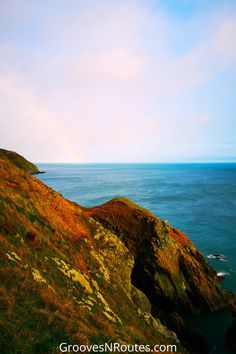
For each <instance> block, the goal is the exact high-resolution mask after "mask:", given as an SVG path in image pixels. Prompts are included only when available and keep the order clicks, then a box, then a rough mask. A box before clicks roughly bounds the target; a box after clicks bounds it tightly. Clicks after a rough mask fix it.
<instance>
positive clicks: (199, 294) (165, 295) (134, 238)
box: [86, 198, 229, 314]
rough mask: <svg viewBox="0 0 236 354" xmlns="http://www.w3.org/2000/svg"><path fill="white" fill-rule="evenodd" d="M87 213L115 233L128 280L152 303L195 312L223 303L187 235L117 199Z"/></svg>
mask: <svg viewBox="0 0 236 354" xmlns="http://www.w3.org/2000/svg"><path fill="white" fill-rule="evenodd" d="M86 212H87V214H88V215H90V216H92V217H93V218H95V219H96V220H97V221H99V222H100V223H101V224H102V225H103V226H104V227H105V228H107V229H108V230H110V231H111V232H113V233H115V234H116V235H117V236H118V237H119V238H120V240H121V241H122V242H123V243H124V244H125V245H126V247H127V248H128V249H129V251H130V252H131V253H132V255H133V257H134V261H135V263H134V268H133V271H132V279H133V283H134V284H135V285H136V286H137V287H138V288H139V289H141V290H142V291H143V292H144V293H145V294H146V295H147V296H148V298H149V300H150V302H151V303H152V304H153V306H154V307H156V308H157V310H158V306H159V307H161V309H162V310H163V309H164V310H165V311H168V312H171V311H178V312H181V313H195V314H197V313H201V312H204V311H215V310H217V309H220V308H223V307H225V306H227V304H228V301H229V295H228V294H227V292H226V291H224V290H223V289H222V288H221V286H220V285H219V282H218V279H217V274H216V272H215V271H214V270H213V269H212V268H210V267H209V265H208V264H207V262H206V261H205V259H204V257H203V256H202V255H201V254H200V253H199V252H198V251H197V250H196V248H195V247H194V245H193V244H192V243H191V242H190V240H189V239H188V238H187V236H186V235H185V234H184V233H183V232H181V231H179V230H178V229H176V228H173V227H171V226H170V225H169V224H168V222H167V221H162V220H160V219H159V218H157V217H156V216H154V215H153V214H151V213H150V212H148V211H147V210H144V209H142V208H140V207H139V206H138V205H135V204H134V203H132V202H130V201H129V200H126V199H125V198H117V199H114V200H111V201H110V202H108V203H106V204H104V205H101V206H98V207H95V208H91V209H88V210H87V211H86Z"/></svg>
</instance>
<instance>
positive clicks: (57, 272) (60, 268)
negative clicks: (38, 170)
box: [0, 152, 230, 354]
mask: <svg viewBox="0 0 236 354" xmlns="http://www.w3.org/2000/svg"><path fill="white" fill-rule="evenodd" d="M13 160H14V159H13ZM17 166H18V165H17V163H15V161H12V159H11V158H9V156H7V154H5V153H2V152H1V153H0V171H1V179H0V180H1V185H0V194H1V198H0V315H1V316H0V333H1V337H0V348H1V352H3V353H6V354H10V353H13V352H18V353H23V354H28V353H55V352H56V351H57V347H58V345H59V344H60V343H61V342H67V343H70V344H83V343H87V344H88V343H90V344H103V343H105V342H108V341H109V342H111V341H112V342H119V343H127V344H129V343H142V344H149V345H155V344H176V345H177V346H178V353H179V354H181V353H182V354H184V353H186V354H187V353H188V352H191V353H194V352H195V351H192V350H191V349H190V350H189V351H188V350H187V349H186V348H185V344H183V343H186V345H189V343H187V341H186V340H185V337H186V333H187V332H186V328H185V325H184V322H183V319H182V317H181V316H182V313H183V312H190V313H200V312H204V311H214V310H217V309H219V308H222V307H225V306H227V305H228V303H229V299H230V294H229V293H227V292H226V291H224V290H223V289H222V288H221V287H220V285H219V284H218V281H217V276H216V273H215V271H214V270H212V269H211V268H210V267H209V266H208V264H207V262H206V261H205V259H204V258H203V256H202V255H201V254H200V253H199V252H198V251H197V250H196V249H195V247H194V246H193V245H192V243H191V242H190V241H189V240H188V238H187V236H186V235H185V234H183V233H182V232H181V231H179V230H177V229H175V228H172V227H171V226H170V225H168V223H167V222H163V221H161V220H160V219H158V218H157V217H156V216H154V215H153V214H152V213H150V212H149V211H147V210H145V209H143V208H141V207H139V206H137V205H135V204H133V203H132V202H130V201H128V200H126V199H115V200H113V201H111V202H109V203H107V204H105V205H102V206H100V207H96V208H92V209H85V208H83V207H81V206H79V205H77V204H76V203H73V202H70V201H68V200H66V199H64V198H63V197H62V196H61V195H60V194H58V193H57V192H55V191H54V190H52V189H51V188H49V187H47V186H45V185H44V184H43V183H42V182H41V181H39V180H38V179H37V178H35V177H33V176H30V174H29V169H28V168H25V167H23V168H22V167H17ZM173 312H175V315H173ZM174 329H176V332H177V334H178V336H179V338H178V337H177V336H176V333H173V330H174ZM179 339H180V340H181V341H179ZM196 352H197V351H196Z"/></svg>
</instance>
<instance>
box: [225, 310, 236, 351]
mask: <svg viewBox="0 0 236 354" xmlns="http://www.w3.org/2000/svg"><path fill="white" fill-rule="evenodd" d="M232 316H233V321H232V325H231V327H230V328H229V329H228V330H227V332H226V341H227V343H228V345H229V347H231V349H232V350H233V352H234V353H236V303H234V304H233V305H232Z"/></svg>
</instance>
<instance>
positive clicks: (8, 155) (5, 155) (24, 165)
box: [0, 149, 42, 174]
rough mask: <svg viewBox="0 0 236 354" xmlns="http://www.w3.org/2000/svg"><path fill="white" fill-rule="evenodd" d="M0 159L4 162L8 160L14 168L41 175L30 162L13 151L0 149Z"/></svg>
mask: <svg viewBox="0 0 236 354" xmlns="http://www.w3.org/2000/svg"><path fill="white" fill-rule="evenodd" d="M0 157H1V158H2V159H5V160H9V161H10V162H12V163H13V164H14V165H15V166H17V167H19V168H21V169H23V170H25V171H28V172H29V173H30V174H38V173H42V172H40V171H39V169H38V167H37V166H35V165H34V164H33V163H32V162H30V161H28V160H26V159H25V158H24V157H23V156H21V155H19V154H17V153H16V152H14V151H9V150H5V149H0Z"/></svg>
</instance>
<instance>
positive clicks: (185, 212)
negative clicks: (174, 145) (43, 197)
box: [38, 163, 236, 354]
mask: <svg viewBox="0 0 236 354" xmlns="http://www.w3.org/2000/svg"><path fill="white" fill-rule="evenodd" d="M38 166H39V168H40V169H41V170H43V171H45V172H46V173H45V174H42V175H38V177H39V178H40V179H41V180H42V181H43V182H45V183H46V184H47V185H48V186H50V187H53V188H54V189H55V190H57V191H58V192H59V193H61V194H62V195H63V196H64V197H66V198H68V199H70V200H73V201H75V202H77V203H78V204H80V205H84V206H86V207H90V206H95V205H98V204H101V203H104V202H106V201H108V200H109V199H112V198H114V197H117V196H125V197H127V198H130V199H131V200H133V201H134V202H136V203H138V204H140V205H141V206H143V207H145V208H147V209H149V210H150V211H152V212H153V213H154V214H156V215H157V216H159V217H160V218H162V219H165V220H166V219H167V220H168V221H169V223H170V224H171V225H173V226H175V227H177V228H179V229H180V230H182V231H184V232H185V233H186V234H187V235H188V237H189V238H190V239H191V240H192V241H193V243H194V244H195V246H196V247H197V248H198V249H199V250H200V251H201V252H202V253H203V254H204V255H205V256H206V257H207V256H209V255H214V254H222V255H224V257H225V259H224V260H217V259H214V258H208V262H209V263H210V264H211V266H213V267H214V268H215V269H216V270H217V272H223V273H224V274H225V279H224V280H223V281H222V285H223V286H224V287H225V288H227V289H229V290H231V291H233V292H234V293H235V294H236V163H196V164H187V163H183V164H38ZM230 322H231V316H230V313H229V312H227V311H223V312H222V313H218V314H215V315H214V316H205V317H204V316H203V317H202V318H199V319H198V320H197V321H196V326H197V327H198V328H201V329H202V331H203V333H205V335H207V336H209V337H210V342H211V348H212V350H213V351H212V353H214V354H228V353H231V352H230V351H228V350H227V348H226V347H225V345H224V343H223V337H224V332H225V329H226V328H227V327H228V326H229V324H230Z"/></svg>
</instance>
